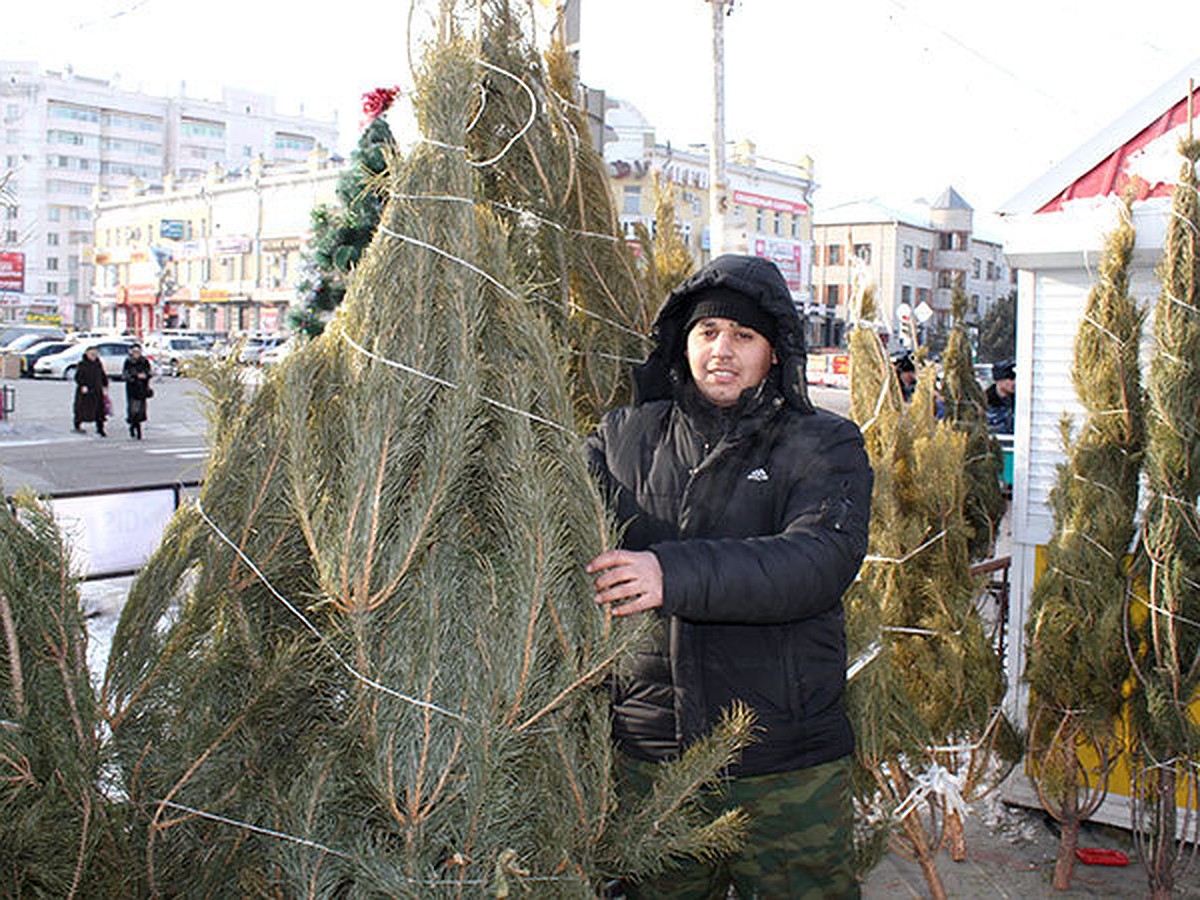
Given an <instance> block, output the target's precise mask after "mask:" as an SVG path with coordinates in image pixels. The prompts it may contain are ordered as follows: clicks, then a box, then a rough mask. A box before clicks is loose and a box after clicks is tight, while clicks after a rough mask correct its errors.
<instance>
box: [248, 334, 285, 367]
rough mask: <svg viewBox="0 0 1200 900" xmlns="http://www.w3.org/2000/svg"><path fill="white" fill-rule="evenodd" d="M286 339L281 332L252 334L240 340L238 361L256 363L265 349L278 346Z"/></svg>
mask: <svg viewBox="0 0 1200 900" xmlns="http://www.w3.org/2000/svg"><path fill="white" fill-rule="evenodd" d="M284 340H286V338H285V337H284V335H282V334H252V335H247V336H246V337H245V338H244V339H243V341H242V349H241V350H240V351H239V352H238V362H243V363H257V362H258V361H259V360H260V359H262V355H263V353H264V352H265V351H267V350H270V349H271V348H272V347H278V346H279V345H280V344H282V343H283V342H284Z"/></svg>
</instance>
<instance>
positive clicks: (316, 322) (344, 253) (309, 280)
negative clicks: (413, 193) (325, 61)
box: [288, 88, 399, 337]
mask: <svg viewBox="0 0 1200 900" xmlns="http://www.w3.org/2000/svg"><path fill="white" fill-rule="evenodd" d="M398 90H399V89H398V88H378V89H376V90H374V91H372V92H370V93H369V94H365V95H364V96H363V100H364V112H365V113H366V114H367V115H368V116H370V121H369V122H368V123H367V127H366V128H365V129H364V130H363V133H362V135H361V136H360V137H359V139H358V146H356V147H355V148H354V152H353V153H352V154H351V155H350V165H349V167H348V168H347V169H346V171H345V172H343V173H342V175H341V177H340V178H339V179H338V185H337V198H338V205H337V206H329V205H325V204H322V205H321V206H318V207H317V208H316V209H314V210H313V211H312V240H311V242H310V250H309V253H308V259H307V264H308V270H307V272H306V273H305V276H304V278H303V280H302V281H301V282H300V284H299V285H298V286H297V294H298V295H299V298H300V305H299V306H295V307H292V309H290V310H289V311H288V323H289V325H290V326H291V327H292V329H293V330H295V331H302V332H304V333H305V334H307V335H308V336H309V337H316V336H317V335H319V334H320V333H321V332H322V331H323V330H324V328H325V322H326V321H327V319H328V318H329V316H330V314H331V313H332V312H333V310H335V309H337V307H338V306H339V305H340V304H341V302H342V299H343V298H344V297H345V296H346V278H347V277H348V276H349V274H350V272H351V270H352V269H353V268H354V267H355V266H356V265H358V261H359V259H360V258H361V257H362V254H363V251H364V250H366V248H367V245H368V244H370V243H371V238H373V237H374V236H375V226H376V225H378V224H379V216H380V213H381V212H382V211H383V204H384V200H385V197H384V196H383V195H382V193H381V191H380V187H381V184H382V180H381V178H382V175H383V173H384V172H385V171H386V170H387V165H388V159H389V157H390V156H391V154H392V153H393V152H394V151H395V148H396V141H395V138H394V137H393V136H392V130H391V128H390V127H388V123H387V120H386V119H384V118H383V113H385V112H386V111H387V109H388V108H389V107H390V106H391V104H392V101H393V100H394V99H395V97H396V94H397V93H398Z"/></svg>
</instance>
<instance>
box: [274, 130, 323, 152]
mask: <svg viewBox="0 0 1200 900" xmlns="http://www.w3.org/2000/svg"><path fill="white" fill-rule="evenodd" d="M316 143H317V142H316V141H315V140H313V139H312V138H310V137H303V136H301V135H298V134H277V135H275V149H276V150H303V151H304V152H305V153H307V152H308V151H310V150H312V148H313V147H314V146H315V145H316Z"/></svg>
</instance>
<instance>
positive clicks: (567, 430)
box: [341, 328, 576, 437]
mask: <svg viewBox="0 0 1200 900" xmlns="http://www.w3.org/2000/svg"><path fill="white" fill-rule="evenodd" d="M341 334H342V337H343V338H344V339H345V341H346V343H347V344H349V345H350V346H351V347H353V348H354V349H355V350H357V351H358V352H359V353H361V354H363V355H364V356H367V357H369V358H371V359H373V360H375V361H376V362H380V363H383V364H384V365H385V366H391V367H392V368H393V369H399V370H400V371H401V372H407V373H408V374H409V375H415V376H417V377H418V378H424V379H425V380H426V381H432V382H433V383H434V384H440V385H441V386H442V387H447V388H451V389H453V390H458V389H459V385H457V384H455V383H454V382H453V381H447V380H446V379H445V378H438V377H437V376H436V375H431V374H429V373H428V372H422V371H421V370H420V369H414V368H413V367H412V366H406V365H404V363H400V362H396V361H395V360H394V359H388V358H387V357H386V356H380V355H379V354H378V353H374V352H372V351H370V350H368V349H367V348H366V347H363V346H362V345H361V344H359V343H358V342H357V341H355V340H354V338H352V337H350V335H348V334H346V330H345V329H344V328H343V329H341ZM476 396H477V397H478V398H479V399H480V400H482V401H483V402H484V403H488V404H490V405H492V406H494V407H496V408H497V409H502V410H504V411H505V412H510V413H514V414H515V415H518V416H524V417H525V418H526V419H532V420H533V421H534V422H537V423H539V424H541V425H548V426H550V427H551V428H556V429H558V430H559V431H561V432H563V433H564V434H569V435H571V436H572V437H575V436H576V435H575V432H574V431H573V430H572V429H570V428H567V427H566V426H565V425H560V424H559V423H558V422H553V421H551V420H550V419H547V418H544V417H543V416H539V415H538V414H537V413H532V412H530V411H529V410H527V409H520V408H518V407H516V406H512V405H511V404H508V403H503V402H501V401H499V400H494V399H492V398H491V397H485V396H484V395H483V394H477V395H476Z"/></svg>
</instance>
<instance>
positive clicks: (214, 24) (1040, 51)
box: [0, 0, 1200, 211]
mask: <svg viewBox="0 0 1200 900" xmlns="http://www.w3.org/2000/svg"><path fill="white" fill-rule="evenodd" d="M582 2H583V4H584V5H583V7H582V9H583V19H582V48H581V75H582V77H583V78H584V80H585V81H586V82H587V83H588V84H590V85H591V86H593V87H598V88H603V89H604V90H606V91H607V92H608V93H609V94H611V95H613V96H616V97H621V98H623V99H626V100H628V101H630V102H631V103H633V104H634V105H635V106H637V107H638V108H639V109H640V110H641V111H642V113H643V114H644V115H645V116H646V117H647V118H648V119H649V120H650V121H651V122H652V123H653V124H654V125H655V126H656V129H657V137H658V139H659V141H661V142H666V141H668V140H670V141H671V142H672V143H674V144H677V145H683V144H687V143H692V142H707V141H708V140H709V137H710V134H711V121H712V112H711V97H712V90H711V84H712V78H711V59H712V44H711V37H710V23H711V12H710V9H711V7H710V6H709V4H708V3H707V2H705V0H582ZM408 5H409V4H408V3H407V2H404V0H398V2H397V0H393V2H391V3H386V4H371V3H363V4H348V5H341V6H339V5H338V4H320V5H317V6H312V5H309V4H296V5H294V6H291V7H289V6H287V5H283V6H281V5H279V4H277V3H273V2H256V0H239V2H233V0H206V2H204V3H195V4H179V3H173V2H168V0H42V2H20V3H17V2H13V3H8V4H6V10H5V12H4V13H3V15H2V17H0V58H6V59H31V60H36V61H38V62H40V63H41V64H42V65H43V66H45V67H47V68H57V67H61V66H64V65H66V64H67V63H70V64H72V65H73V66H74V69H75V71H76V72H77V73H79V74H85V75H93V76H98V77H104V78H110V77H112V76H113V75H115V74H117V73H120V78H121V82H122V83H123V84H124V85H125V86H126V87H133V88H137V87H139V86H140V87H141V88H142V89H144V90H146V91H148V92H151V93H158V92H171V93H176V92H178V90H179V85H180V83H181V82H186V84H187V93H188V94H189V95H192V96H216V95H217V93H219V88H220V85H221V84H228V85H230V86H235V87H243V88H249V89H252V90H258V91H262V92H264V93H269V94H273V95H275V96H276V98H277V108H278V109H279V110H280V111H283V112H296V111H297V110H298V108H299V105H300V104H301V103H303V104H304V109H305V112H306V113H308V114H310V115H316V116H321V117H331V116H332V115H334V113H335V112H336V114H337V116H338V121H339V124H340V125H341V127H342V131H343V136H342V141H341V144H342V146H341V147H339V149H340V150H342V151H343V152H345V151H348V150H349V148H350V147H352V146H353V143H354V141H355V140H356V138H357V134H358V126H359V119H360V115H359V111H358V110H359V103H360V99H359V98H360V95H361V94H362V93H363V92H364V91H367V90H370V89H371V88H372V87H375V86H378V85H386V84H395V83H400V84H402V85H404V84H407V83H409V81H410V79H409V76H408V61H407V41H406V38H405V33H406V20H407V16H408ZM373 7H378V8H373ZM725 26H726V31H725V41H726V105H727V113H726V136H727V137H728V138H729V139H730V140H734V139H740V138H749V139H751V140H753V141H755V142H756V143H757V145H758V149H759V152H760V154H763V155H767V156H772V157H775V158H778V159H783V160H789V161H794V160H796V159H798V158H799V157H801V156H803V155H805V154H807V155H810V156H812V157H813V159H814V161H815V167H816V176H817V180H818V182H819V183H820V185H821V189H820V191H819V192H818V194H817V197H816V202H817V205H818V206H828V205H831V204H832V203H834V202H838V201H841V200H847V199H855V198H860V197H872V196H875V197H879V198H880V199H883V200H885V201H890V202H894V203H897V204H900V203H905V202H907V201H911V200H913V199H915V198H917V197H926V198H932V197H933V196H935V195H936V194H938V193H939V192H940V191H941V190H942V189H943V188H944V187H946V185H948V184H952V185H953V186H954V187H955V188H957V189H958V191H959V193H961V194H962V195H963V196H964V197H965V198H966V199H967V200H968V201H969V202H970V203H971V204H972V205H974V206H975V207H976V208H977V209H980V210H983V211H986V210H990V209H994V208H995V207H996V206H998V205H999V204H1001V203H1002V202H1003V201H1004V200H1006V199H1008V198H1009V197H1010V196H1012V195H1013V194H1015V193H1017V192H1018V191H1019V190H1021V189H1022V188H1024V187H1025V186H1026V185H1028V184H1029V183H1030V182H1031V181H1033V180H1034V179H1036V178H1037V177H1038V176H1039V175H1041V174H1042V173H1044V172H1045V170H1046V169H1047V168H1049V167H1050V166H1051V165H1053V164H1054V163H1056V162H1058V161H1060V160H1061V159H1062V158H1063V157H1064V156H1067V155H1069V154H1070V153H1071V152H1072V151H1073V150H1075V149H1076V148H1077V147H1078V146H1079V145H1081V144H1083V143H1084V142H1085V141H1087V140H1088V139H1089V138H1091V137H1092V136H1093V135H1094V134H1095V133H1096V132H1097V131H1099V130H1100V129H1102V128H1104V127H1105V126H1107V125H1108V124H1109V123H1111V122H1112V121H1114V120H1115V119H1117V118H1118V117H1119V116H1120V115H1121V114H1123V113H1124V112H1125V111H1126V110H1127V109H1128V108H1129V107H1131V106H1133V105H1134V104H1135V103H1137V102H1138V101H1139V100H1141V99H1142V98H1143V97H1144V96H1146V95H1147V94H1149V93H1151V92H1152V91H1154V90H1155V89H1157V88H1158V87H1159V86H1161V85H1162V84H1163V83H1164V82H1165V81H1167V80H1168V79H1169V78H1171V77H1172V76H1174V75H1176V74H1177V73H1178V72H1179V71H1180V70H1181V69H1183V68H1184V67H1185V66H1187V65H1188V64H1189V63H1191V62H1192V61H1193V60H1195V59H1196V57H1197V56H1198V55H1200V42H1198V41H1197V39H1196V36H1197V35H1198V34H1200V3H1185V2H1181V0H1137V2H1135V3H1115V2H1108V0H1007V2H1005V3H996V4H985V3H975V2H964V0H856V2H854V3H809V2H801V0H738V2H737V5H736V7H735V9H734V12H733V14H732V15H730V16H728V17H727V18H726V20H725ZM1181 88H1182V85H1181Z"/></svg>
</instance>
